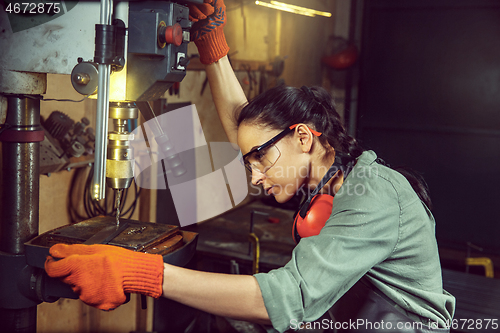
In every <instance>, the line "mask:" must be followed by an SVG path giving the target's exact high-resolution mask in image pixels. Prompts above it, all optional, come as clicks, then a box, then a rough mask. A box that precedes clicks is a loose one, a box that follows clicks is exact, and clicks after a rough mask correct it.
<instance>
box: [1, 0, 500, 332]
mask: <svg viewBox="0 0 500 333" xmlns="http://www.w3.org/2000/svg"><path fill="white" fill-rule="evenodd" d="M287 2H288V3H291V4H295V5H302V6H307V7H309V8H314V9H317V10H321V11H325V12H330V13H332V17H322V16H316V17H307V16H302V15H297V14H293V13H287V12H282V11H278V10H274V9H271V8H265V7H261V6H257V5H256V4H255V1H247V0H225V3H226V6H227V25H226V27H225V28H224V31H225V34H226V39H227V42H228V45H229V46H230V48H231V49H230V51H229V55H230V60H231V62H232V65H233V67H234V69H235V70H236V74H237V77H238V79H239V81H240V83H241V84H242V86H243V89H244V90H245V93H246V94H247V96H248V97H249V98H252V97H254V96H256V95H257V94H259V92H262V91H264V90H265V89H268V88H269V87H272V86H274V85H276V84H282V83H285V84H287V85H290V86H296V87H300V86H302V85H308V86H312V85H315V86H322V87H324V88H326V89H327V90H328V91H330V92H331V94H332V95H333V96H334V97H335V99H336V101H337V107H338V111H339V113H341V114H342V116H343V117H344V120H345V122H346V126H347V128H348V129H349V132H350V133H351V135H355V136H356V137H357V138H358V139H359V140H360V141H361V143H362V145H363V146H364V147H366V148H371V149H374V150H375V151H376V152H377V153H378V155H379V156H380V157H382V158H383V159H385V160H386V161H387V162H388V163H389V164H391V165H401V164H404V165H408V166H411V167H412V168H414V169H415V170H417V171H419V172H421V173H423V175H424V177H425V179H426V180H427V182H428V184H429V187H430V191H431V198H432V199H433V203H434V209H433V213H434V216H435V218H436V225H437V227H436V233H437V238H438V244H439V247H440V255H441V259H442V265H443V268H445V269H449V270H450V272H451V271H453V272H466V271H467V272H468V273H469V275H473V276H474V277H473V278H472V279H471V280H467V279H465V278H462V277H461V275H460V276H458V277H457V276H456V275H453V274H452V273H447V275H446V276H445V278H449V281H452V282H448V283H449V284H448V285H449V286H450V287H449V288H448V289H450V288H451V289H453V288H455V289H454V290H453V291H454V292H455V293H458V294H459V295H462V294H460V293H464V295H465V296H464V297H465V299H467V300H466V301H464V303H463V304H469V303H467V302H472V303H470V304H469V305H470V307H471V308H469V309H463V308H462V310H460V311H472V312H460V311H458V312H457V313H458V314H459V315H460V314H463V316H464V318H470V313H475V315H476V316H479V317H478V318H483V317H486V318H487V317H488V316H489V317H490V318H492V317H493V318H500V314H499V310H498V309H499V308H500V283H499V282H498V277H500V242H499V241H498V239H499V235H500V224H499V223H498V214H497V211H496V208H497V204H498V202H499V199H500V193H499V191H498V188H499V185H500V175H499V173H498V170H500V149H499V137H500V43H499V42H498V41H499V40H500V3H498V1H495V0H418V1H417V0H413V1H411V0H364V1H363V0H310V1H307V2H306V1H300V0H287ZM188 54H189V55H190V56H194V57H192V58H191V63H190V64H189V65H188V67H187V69H188V71H187V75H186V77H185V78H184V80H183V81H182V82H180V84H179V85H175V86H174V87H172V88H171V89H170V90H169V91H167V92H166V93H165V95H164V98H165V99H166V103H167V105H168V109H169V110H171V109H176V108H178V107H181V106H184V105H188V104H195V105H196V108H197V111H198V115H199V118H200V121H201V126H202V128H203V132H204V135H205V138H206V141H207V142H221V141H227V138H226V136H225V133H224V131H223V129H222V126H221V124H220V121H219V119H218V117H217V113H216V111H215V108H214V105H213V101H212V97H211V94H210V87H209V86H208V84H206V80H205V79H206V75H205V72H204V70H203V66H202V65H201V64H199V62H198V61H197V59H196V54H197V50H196V47H195V45H194V44H190V45H189V48H188ZM47 82H48V87H47V93H46V95H45V96H44V97H45V98H53V99H73V100H78V99H81V98H82V96H81V95H79V94H78V93H77V92H76V91H74V89H73V87H72V86H71V84H69V82H70V81H69V75H55V74H49V75H48V78H47ZM95 108H96V102H95V100H91V99H86V100H84V101H83V102H81V103H69V102H56V101H43V102H42V103H41V114H42V117H43V118H45V119H46V118H48V117H49V115H50V114H51V113H52V112H53V111H56V110H57V111H60V112H63V113H65V114H66V115H68V116H69V117H70V118H72V119H74V120H75V121H81V119H82V118H84V117H85V118H87V119H88V120H89V127H92V126H95ZM88 158H89V159H91V156H89V157H88ZM89 162H91V160H89V161H87V160H85V158H83V159H81V160H79V161H78V162H77V163H75V164H74V167H71V168H69V169H68V170H66V169H65V170H61V171H58V172H52V173H50V174H48V175H47V174H44V175H42V176H41V178H40V230H39V232H40V234H41V233H43V232H45V231H48V230H51V229H54V228H56V227H59V226H62V225H66V224H70V223H72V222H77V221H80V220H82V219H83V218H82V217H84V216H85V207H84V203H83V201H84V200H83V199H82V197H83V190H82V187H83V185H82V184H83V182H84V181H85V178H86V175H87V173H88V171H89V168H90V167H89V166H88V163H89ZM1 185H2V184H0V186H1ZM130 191H131V193H130V194H129V196H128V197H127V202H126V205H125V207H132V206H135V207H136V209H135V210H134V211H133V212H132V210H130V211H129V212H130V213H132V214H131V218H132V219H137V220H141V221H148V222H156V221H157V220H159V219H162V220H167V223H170V222H169V221H172V223H175V220H176V217H175V212H172V207H173V206H172V205H171V204H168V203H167V204H163V203H164V202H171V198H169V196H168V192H166V191H161V190H158V191H156V190H148V189H142V190H141V192H140V196H139V199H138V200H135V193H134V192H132V191H135V188H133V187H132V189H131V190H130ZM249 191H250V194H249V195H248V196H247V198H246V199H245V200H244V201H243V202H242V203H240V204H239V205H238V206H237V207H236V208H235V209H234V210H232V211H230V212H227V213H225V214H223V215H222V216H220V217H217V218H214V219H212V220H208V221H205V222H203V223H200V224H198V225H194V226H191V227H189V228H187V229H189V230H193V231H196V232H198V233H199V234H200V238H199V243H198V254H197V255H196V257H195V258H194V260H193V262H192V263H191V264H190V265H191V267H193V268H197V269H204V270H212V271H224V272H228V273H229V272H232V273H237V272H238V271H239V272H241V273H247V274H250V273H251V272H252V269H253V268H254V266H253V265H254V259H253V257H252V254H251V252H252V251H250V250H249V249H250V248H251V243H250V242H249V240H248V234H249V232H250V231H251V228H252V227H254V230H252V231H254V233H255V234H256V235H257V236H258V237H259V238H260V240H261V247H262V248H261V258H260V270H261V271H266V270H269V269H272V268H274V267H278V266H280V265H282V264H283V263H285V262H286V261H287V260H288V258H289V256H290V254H289V253H290V251H291V249H292V248H293V240H292V238H291V216H292V215H293V207H291V208H292V209H286V208H288V207H281V208H278V207H275V206H273V205H272V202H270V201H269V200H268V198H264V197H263V196H261V195H260V196H257V195H255V194H256V193H255V189H253V188H252V187H249ZM169 200H170V201H169ZM158 203H160V204H158ZM273 222H274V223H273ZM471 258H472V259H474V258H476V259H477V258H479V259H480V260H476V261H474V260H471ZM477 263H479V265H476V264H477ZM485 276H489V277H488V278H487V277H485ZM491 277H493V279H491ZM476 278H477V279H476ZM460 279H462V280H460ZM464 279H465V280H464ZM453 281H466V282H467V281H469V282H467V283H469V284H467V283H465V282H464V284H460V283H461V282H456V283H455V282H453ZM471 281H472V282H471ZM450 283H451V284H450ZM453 283H455V284H453ZM471 283H474V285H471ZM481 286H482V287H483V289H481ZM485 288H488V289H486V291H485ZM471 290H472V291H473V292H476V293H475V294H470V293H469V294H467V292H471ZM450 291H451V290H450ZM452 293H453V292H452ZM486 294H488V295H486ZM471 295H473V296H471ZM467 297H469V298H471V299H473V300H468V298H467ZM153 303H154V302H153V300H152V299H148V308H147V309H142V308H141V303H140V298H139V297H135V295H132V298H131V301H130V302H129V303H127V304H125V305H123V306H121V307H119V308H118V309H116V310H114V311H110V312H104V311H100V310H96V309H94V308H91V307H89V306H87V305H85V304H84V303H82V302H80V301H79V300H71V299H60V300H58V301H57V302H55V303H42V304H40V305H38V322H37V331H38V332H133V331H136V332H152V331H153V329H155V330H157V331H159V332H160V331H163V330H162V328H163V326H165V325H167V326H169V327H170V328H172V327H176V325H178V326H181V324H185V323H186V322H187V321H189V320H191V319H192V318H198V325H201V324H200V322H202V321H204V323H209V325H211V326H212V327H214V326H217V325H219V326H220V325H221V324H220V323H219V322H217V320H216V319H213V318H210V317H207V318H202V316H200V315H199V314H197V313H196V312H193V313H191V312H190V311H191V310H189V309H186V308H183V307H181V306H179V305H177V304H173V303H171V302H167V303H162V304H159V303H156V304H153ZM481 303H482V304H481ZM457 304H458V305H457V306H458V307H460V306H461V305H460V304H461V303H460V302H458V303H457ZM160 309H164V311H165V312H163V313H167V314H166V315H165V318H166V319H165V321H164V322H161V323H159V322H155V317H156V318H157V317H161V316H162V312H161V311H159V310H160ZM487 309H490V310H491V311H492V312H485V311H490V310H487ZM464 313H466V314H464ZM184 314H189V315H186V318H184V317H183V315H184ZM481 315H483V317H481ZM465 316H469V317H465ZM494 316H496V317H494ZM200 318H202V319H200ZM211 320H212V322H210V321H211ZM187 324H189V322H187ZM232 324H233V327H232V329H234V327H237V324H236V323H234V322H233V323H232ZM242 329H243V330H244V329H245V328H242ZM246 329H247V330H248V331H250V330H251V329H256V328H254V327H250V326H249V327H246ZM179 330H180V328H179ZM171 331H176V330H171ZM228 331H230V330H229V329H228ZM462 331H467V329H464V330H462Z"/></svg>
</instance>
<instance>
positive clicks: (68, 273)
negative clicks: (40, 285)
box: [45, 244, 163, 310]
mask: <svg viewBox="0 0 500 333" xmlns="http://www.w3.org/2000/svg"><path fill="white" fill-rule="evenodd" d="M50 254H51V256H52V257H51V256H48V257H47V260H46V261H45V271H46V272H47V274H48V275H49V276H51V277H54V278H61V279H62V281H64V282H65V283H67V284H69V285H71V288H72V289H73V291H74V292H75V293H77V294H78V295H79V296H80V299H81V300H82V301H83V302H85V303H86V304H88V305H91V306H94V307H96V308H98V309H101V310H112V309H115V308H117V307H118V306H120V305H121V304H123V303H124V302H125V300H126V297H125V293H138V294H143V295H146V296H151V297H160V296H161V295H162V283H163V258H162V256H160V255H157V254H147V253H141V252H134V251H131V250H127V249H124V248H120V247H117V246H112V245H83V244H74V245H65V244H56V245H54V246H52V247H51V248H50ZM54 258H56V259H54ZM57 259H59V260H57Z"/></svg>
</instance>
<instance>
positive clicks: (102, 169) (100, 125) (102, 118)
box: [94, 0, 113, 200]
mask: <svg viewBox="0 0 500 333" xmlns="http://www.w3.org/2000/svg"><path fill="white" fill-rule="evenodd" d="M112 7H113V1H112V0H101V19H100V23H101V24H111V16H112ZM98 71H99V74H98V79H97V112H96V133H95V134H96V135H95V153H94V154H95V155H94V199H96V200H100V199H103V198H104V195H105V191H104V190H105V188H104V186H105V183H106V151H107V145H108V141H107V134H108V115H109V77H110V74H111V65H107V64H99V66H98Z"/></svg>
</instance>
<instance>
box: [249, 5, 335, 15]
mask: <svg viewBox="0 0 500 333" xmlns="http://www.w3.org/2000/svg"><path fill="white" fill-rule="evenodd" d="M255 4H256V5H259V6H264V7H268V8H273V9H278V10H283V11H285V12H289V13H294V14H300V15H305V16H309V17H314V16H316V15H321V16H326V17H331V16H332V14H331V13H329V12H322V11H319V10H314V9H310V8H305V7H300V6H295V5H289V4H287V3H283V2H279V1H271V3H268V2H263V1H255Z"/></svg>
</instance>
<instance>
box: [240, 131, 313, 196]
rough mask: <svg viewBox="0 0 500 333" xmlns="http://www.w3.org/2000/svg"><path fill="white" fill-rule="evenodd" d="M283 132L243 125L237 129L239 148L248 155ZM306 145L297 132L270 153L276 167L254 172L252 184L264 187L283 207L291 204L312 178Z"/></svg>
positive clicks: (277, 144) (279, 143)
mask: <svg viewBox="0 0 500 333" xmlns="http://www.w3.org/2000/svg"><path fill="white" fill-rule="evenodd" d="M280 132H281V131H280V130H269V129H266V128H264V127H262V126H256V125H252V124H246V123H242V124H241V125H240V126H239V128H238V146H239V147H240V149H241V152H242V154H243V155H245V154H246V153H248V152H249V151H251V150H252V149H254V148H256V147H259V146H260V145H262V144H264V143H265V142H267V141H268V140H270V139H271V138H273V137H274V136H275V135H277V134H279V133H280ZM303 143H304V140H302V141H301V138H300V135H299V134H298V133H297V131H295V132H292V133H290V134H288V135H287V136H285V137H284V138H282V139H281V140H279V141H278V142H277V143H275V144H274V147H271V148H270V152H269V153H268V154H269V155H270V156H269V158H270V159H272V162H273V163H274V164H273V165H272V167H270V168H268V169H267V171H265V173H262V172H259V171H257V170H255V169H253V170H252V184H254V185H257V186H258V185H261V186H262V187H263V189H264V192H265V193H267V194H269V195H273V196H274V197H275V198H276V201H278V202H280V203H284V202H286V201H288V200H290V199H291V198H292V197H293V196H294V195H295V193H296V192H297V191H298V189H299V188H300V187H301V186H302V185H303V184H304V182H305V181H306V179H307V177H308V175H309V167H310V160H309V158H310V157H309V154H307V151H306V152H305V151H304V144H303ZM275 149H277V150H275ZM276 152H278V153H276ZM276 157H277V159H276V160H275V158H276Z"/></svg>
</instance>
